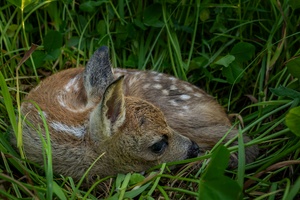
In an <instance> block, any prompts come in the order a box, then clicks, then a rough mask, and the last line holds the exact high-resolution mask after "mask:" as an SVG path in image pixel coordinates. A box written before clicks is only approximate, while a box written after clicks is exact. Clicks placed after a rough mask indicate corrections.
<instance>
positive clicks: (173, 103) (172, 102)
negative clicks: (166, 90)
mask: <svg viewBox="0 0 300 200" xmlns="http://www.w3.org/2000/svg"><path fill="white" fill-rule="evenodd" d="M169 103H170V104H171V105H172V106H178V103H177V102H176V101H175V100H174V99H171V100H169Z"/></svg>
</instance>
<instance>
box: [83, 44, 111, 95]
mask: <svg viewBox="0 0 300 200" xmlns="http://www.w3.org/2000/svg"><path fill="white" fill-rule="evenodd" d="M111 68H112V67H111V63H110V58H109V50H108V47H106V46H102V47H100V48H99V49H97V50H96V51H95V53H94V54H93V55H92V57H91V58H90V59H89V61H88V63H87V65H86V67H85V70H84V73H83V77H84V87H85V90H86V92H87V95H88V99H90V100H91V99H93V98H99V97H101V96H102V94H103V92H104V90H105V88H106V87H107V86H108V85H109V84H110V83H111V82H112V81H113V80H114V76H113V72H112V69H111Z"/></svg>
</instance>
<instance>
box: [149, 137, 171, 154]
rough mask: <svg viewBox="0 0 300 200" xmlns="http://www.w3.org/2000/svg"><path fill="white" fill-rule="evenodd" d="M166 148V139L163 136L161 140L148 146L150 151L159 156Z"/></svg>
mask: <svg viewBox="0 0 300 200" xmlns="http://www.w3.org/2000/svg"><path fill="white" fill-rule="evenodd" d="M167 146H168V137H167V136H163V138H162V139H161V140H160V141H159V142H156V143H154V144H153V145H152V146H150V149H151V151H152V152H153V153H155V154H161V153H163V151H164V150H165V149H166V147H167Z"/></svg>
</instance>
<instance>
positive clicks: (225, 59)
mask: <svg viewBox="0 0 300 200" xmlns="http://www.w3.org/2000/svg"><path fill="white" fill-rule="evenodd" d="M234 60H235V57H234V56H233V55H230V54H228V55H226V56H223V57H222V58H220V59H219V60H217V61H216V62H215V64H217V65H223V66H224V67H228V66H229V65H230V64H231V63H232V62H233V61H234Z"/></svg>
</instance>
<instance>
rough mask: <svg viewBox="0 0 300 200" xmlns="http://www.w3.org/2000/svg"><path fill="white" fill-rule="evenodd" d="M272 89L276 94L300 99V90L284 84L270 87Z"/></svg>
mask: <svg viewBox="0 0 300 200" xmlns="http://www.w3.org/2000/svg"><path fill="white" fill-rule="evenodd" d="M270 91H271V92H272V93H273V94H275V95H276V96H280V97H289V98H292V99H300V92H297V91H296V90H292V89H290V88H286V87H283V86H279V87H278V88H270Z"/></svg>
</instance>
